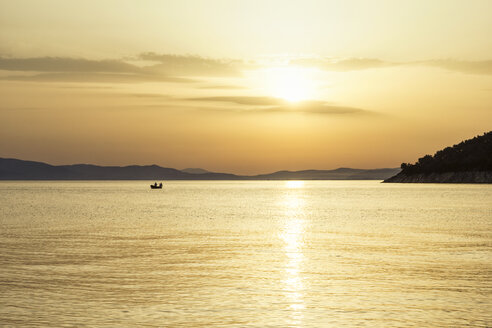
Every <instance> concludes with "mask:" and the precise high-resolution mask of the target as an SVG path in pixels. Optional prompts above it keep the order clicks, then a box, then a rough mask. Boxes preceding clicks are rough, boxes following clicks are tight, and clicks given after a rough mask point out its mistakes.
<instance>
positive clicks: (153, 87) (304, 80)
mask: <svg viewBox="0 0 492 328" xmlns="http://www.w3.org/2000/svg"><path fill="white" fill-rule="evenodd" d="M491 33H492V1H488V0H486V1H478V0H468V1H453V0H442V1H439V0H433V1H389V0H388V1H366V0H364V1H329V0H323V1H316V0H312V1H309V0H304V1H290V0H262V1H256V0H247V1H246V0H243V1H234V0H222V1H219V0H208V1H205V0H202V1H200V0H186V1H184V0H179V1H143V0H142V1H123V0H117V1H116V0H115V1H109V0H107V1H50V0H47V1H23V0H16V1H6V0H5V1H4V0H0V99H1V101H0V157H13V158H20V159H29V160H37V161H45V162H48V163H52V164H71V163H93V164H100V165H127V164H154V163H155V164H158V165H161V166H165V167H174V168H185V167H201V168H205V169H208V170H212V171H222V172H224V171H225V172H232V173H245V174H253V173H266V172H271V171H276V170H283V169H288V170H301V169H333V168H337V167H342V166H343V167H354V168H378V167H397V166H399V165H400V163H401V162H413V161H415V160H416V159H417V158H418V157H421V156H423V155H424V154H426V153H433V152H435V151H436V150H438V149H441V148H443V147H445V146H449V145H452V144H454V143H457V142H459V141H461V140H463V139H467V138H470V137H473V136H475V135H478V134H482V133H483V132H486V131H489V130H490V129H491V126H492V124H491V123H492V38H491Z"/></svg>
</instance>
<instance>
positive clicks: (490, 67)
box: [289, 58, 492, 75]
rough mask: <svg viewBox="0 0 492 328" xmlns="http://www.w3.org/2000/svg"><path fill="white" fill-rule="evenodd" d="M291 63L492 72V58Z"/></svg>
mask: <svg viewBox="0 0 492 328" xmlns="http://www.w3.org/2000/svg"><path fill="white" fill-rule="evenodd" d="M289 64H290V65H299V66H308V67H317V68H320V69H323V70H326V71H334V72H348V71H357V70H364V69H374V68H384V67H392V66H403V65H406V66H410V65H421V66H431V67H439V68H442V69H446V70H450V71H456V72H460V73H465V74H485V75H490V74H492V60H482V61H466V60H455V59H436V60H424V61H415V62H389V61H384V60H381V59H377V58H348V59H335V58H302V59H293V60H291V61H290V62H289Z"/></svg>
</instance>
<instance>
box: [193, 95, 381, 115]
mask: <svg viewBox="0 0 492 328" xmlns="http://www.w3.org/2000/svg"><path fill="white" fill-rule="evenodd" d="M185 100H190V101H201V102H224V103H229V104H235V105H240V107H234V108H232V109H231V111H234V112H242V113H309V114H322V115H377V114H378V113H376V112H373V111H369V110H366V109H362V108H356V107H348V106H339V105H335V104H331V103H328V102H325V101H319V100H309V101H301V102H297V103H290V102H288V101H286V100H284V99H280V98H274V97H249V96H237V97H201V98H187V99H185ZM244 106H248V107H247V108H245V107H244Z"/></svg>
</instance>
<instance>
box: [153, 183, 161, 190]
mask: <svg viewBox="0 0 492 328" xmlns="http://www.w3.org/2000/svg"><path fill="white" fill-rule="evenodd" d="M150 189H162V182H161V183H159V184H157V182H156V183H154V184H153V185H150Z"/></svg>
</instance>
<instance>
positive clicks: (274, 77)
mask: <svg viewBox="0 0 492 328" xmlns="http://www.w3.org/2000/svg"><path fill="white" fill-rule="evenodd" d="M311 75H312V74H311V72H310V70H309V69H306V68H301V67H276V68H269V69H266V70H265V83H266V88H267V92H268V93H269V94H270V95H272V96H273V97H276V98H282V99H284V100H286V101H289V102H299V101H303V100H307V99H310V98H311V97H312V96H313V92H314V89H315V86H314V82H313V78H312V76H311Z"/></svg>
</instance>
